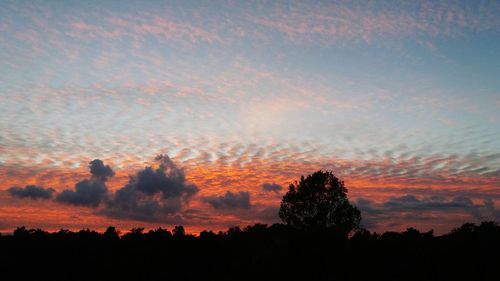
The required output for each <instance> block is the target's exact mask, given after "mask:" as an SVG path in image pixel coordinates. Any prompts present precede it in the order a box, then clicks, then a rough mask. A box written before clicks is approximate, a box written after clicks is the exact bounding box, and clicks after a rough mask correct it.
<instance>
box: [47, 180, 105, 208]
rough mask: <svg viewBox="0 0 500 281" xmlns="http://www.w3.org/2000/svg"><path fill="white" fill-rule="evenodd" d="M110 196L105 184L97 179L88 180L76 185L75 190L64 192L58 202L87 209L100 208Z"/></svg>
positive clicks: (58, 196) (58, 197)
mask: <svg viewBox="0 0 500 281" xmlns="http://www.w3.org/2000/svg"><path fill="white" fill-rule="evenodd" d="M107 196H108V188H107V187H106V185H105V184H104V182H102V181H99V180H95V179H90V180H88V179H86V180H83V181H80V182H78V183H77V184H76V185H75V190H69V189H67V190H64V191H62V192H61V193H59V195H57V197H56V201H58V202H61V203H64V204H70V205H76V206H86V207H94V208H95V207H98V206H99V204H100V203H101V201H102V200H103V199H104V198H106V197H107Z"/></svg>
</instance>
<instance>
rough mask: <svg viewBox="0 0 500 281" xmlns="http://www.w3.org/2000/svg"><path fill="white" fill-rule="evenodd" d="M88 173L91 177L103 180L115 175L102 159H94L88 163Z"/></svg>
mask: <svg viewBox="0 0 500 281" xmlns="http://www.w3.org/2000/svg"><path fill="white" fill-rule="evenodd" d="M89 168H90V173H91V174H92V177H93V178H96V179H100V180H101V181H103V182H105V181H107V180H108V179H109V178H111V177H112V176H114V175H115V173H114V172H113V170H112V169H111V167H110V166H109V165H104V163H103V162H102V160H99V159H94V160H92V161H90V163H89Z"/></svg>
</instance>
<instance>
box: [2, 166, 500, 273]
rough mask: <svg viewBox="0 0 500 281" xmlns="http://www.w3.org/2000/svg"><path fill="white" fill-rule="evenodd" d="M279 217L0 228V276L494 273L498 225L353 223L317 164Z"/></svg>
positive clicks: (336, 184) (351, 212) (499, 249)
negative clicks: (380, 228) (9, 231)
mask: <svg viewBox="0 0 500 281" xmlns="http://www.w3.org/2000/svg"><path fill="white" fill-rule="evenodd" d="M279 216H280V218H281V219H282V221H283V223H277V224H273V225H266V224H255V225H251V226H247V227H244V228H240V227H231V228H229V229H228V230H227V231H219V232H217V233H215V232H213V231H202V232H201V233H200V234H199V235H198V236H195V235H192V234H188V233H186V232H185V230H184V228H183V227H182V226H176V227H174V228H173V229H172V230H171V231H170V230H167V229H165V228H157V229H153V230H148V231H145V230H144V228H134V229H132V230H130V231H128V232H126V233H123V234H122V233H120V232H119V231H118V230H117V229H116V228H115V227H111V226H110V227H108V228H107V230H106V231H104V232H102V233H101V232H97V231H94V230H89V229H83V230H80V231H76V232H74V231H70V230H65V229H62V230H60V231H58V232H52V233H49V232H46V231H44V230H42V229H27V228H25V227H19V228H17V229H16V230H15V231H14V233H13V235H3V236H0V253H1V254H0V272H1V275H0V276H5V277H9V279H7V280H11V279H14V278H15V279H21V280H22V279H26V280H28V279H29V280H101V279H103V280H104V279H108V280H119V279H125V280H130V279H131V280H257V279H264V280H267V279H269V280H271V279H274V280H394V281H396V280H440V281H441V280H498V279H499V277H500V266H499V265H500V255H499V253H500V226H499V225H498V223H496V222H493V221H489V222H488V221H485V222H482V223H480V224H473V223H465V224H463V225H462V226H460V227H458V228H455V229H453V230H452V231H451V232H449V233H447V234H444V235H440V236H435V235H434V233H433V231H428V232H421V231H419V230H417V229H415V228H408V229H407V230H405V231H402V232H385V233H382V234H378V233H375V232H370V231H368V230H366V229H362V228H360V227H359V223H360V221H361V213H360V212H359V210H358V209H357V208H356V207H355V206H353V205H351V204H350V203H349V200H348V198H347V189H346V188H345V186H344V183H343V181H341V180H340V179H338V178H337V177H335V176H334V175H333V174H332V173H331V172H323V171H318V172H316V173H314V174H312V175H309V176H307V177H301V179H300V180H299V181H297V182H294V183H292V184H291V185H290V187H289V190H288V192H287V193H286V194H285V196H284V197H283V201H282V203H281V206H280V211H279Z"/></svg>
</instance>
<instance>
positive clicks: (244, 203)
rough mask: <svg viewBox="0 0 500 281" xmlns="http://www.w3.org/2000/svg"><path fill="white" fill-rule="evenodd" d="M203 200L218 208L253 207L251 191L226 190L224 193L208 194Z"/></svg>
mask: <svg viewBox="0 0 500 281" xmlns="http://www.w3.org/2000/svg"><path fill="white" fill-rule="evenodd" d="M202 200H203V202H205V203H207V204H209V205H211V206H212V207H213V208H214V209H216V210H233V209H249V208H250V207H251V204H250V193H248V192H246V191H240V192H238V193H233V192H231V191H226V193H225V194H224V195H221V196H207V197H204V198H203V199H202Z"/></svg>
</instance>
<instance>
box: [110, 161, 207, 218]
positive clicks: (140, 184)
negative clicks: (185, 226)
mask: <svg viewBox="0 0 500 281" xmlns="http://www.w3.org/2000/svg"><path fill="white" fill-rule="evenodd" d="M155 160H156V161H158V162H160V165H159V167H158V168H157V169H154V168H153V167H146V168H144V169H143V170H140V171H139V172H138V173H137V174H136V175H134V176H131V177H130V180H129V183H128V184H126V185H125V186H124V187H122V188H121V189H119V190H118V191H116V193H115V195H114V197H113V198H112V199H111V200H108V201H107V202H106V207H105V208H104V210H102V213H103V214H105V215H107V216H111V217H115V218H128V219H134V220H141V221H157V222H171V223H179V222H182V209H183V206H184V204H185V203H186V202H187V201H188V200H189V199H190V198H191V197H192V196H193V195H194V194H196V193H197V192H198V187H196V185H194V184H191V183H188V182H187V181H186V177H185V174H184V170H183V169H180V168H178V167H177V166H176V165H175V164H174V163H173V162H172V160H171V159H170V158H169V157H168V156H167V155H160V156H158V157H157V158H156V159H155Z"/></svg>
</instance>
